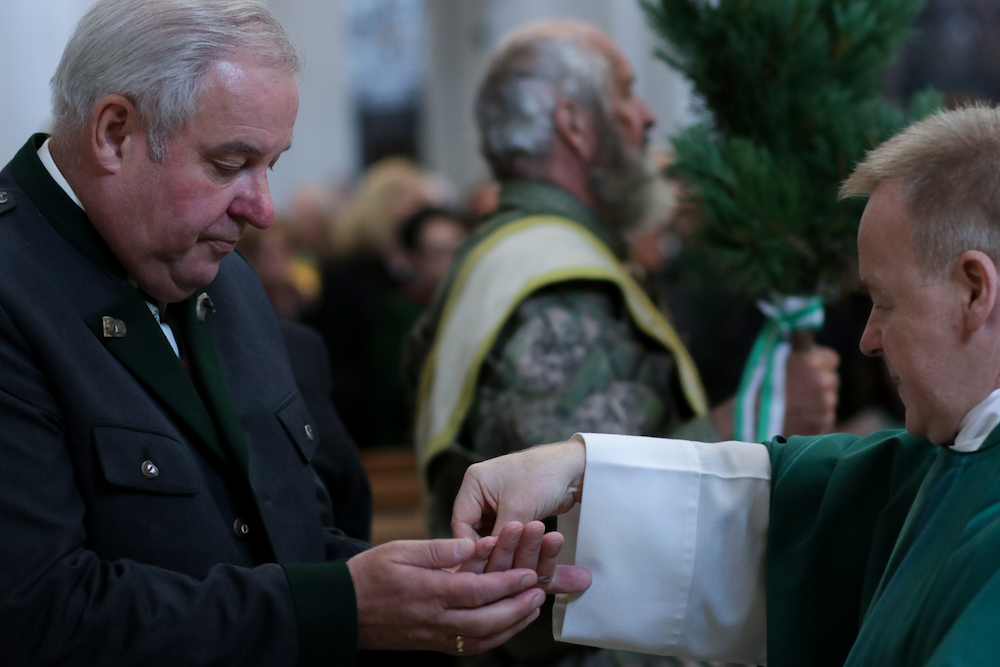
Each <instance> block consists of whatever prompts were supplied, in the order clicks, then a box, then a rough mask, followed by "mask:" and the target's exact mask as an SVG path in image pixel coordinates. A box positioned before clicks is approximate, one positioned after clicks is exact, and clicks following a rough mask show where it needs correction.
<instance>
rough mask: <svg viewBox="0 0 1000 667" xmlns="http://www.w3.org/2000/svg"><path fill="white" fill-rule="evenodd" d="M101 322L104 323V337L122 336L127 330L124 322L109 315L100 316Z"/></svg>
mask: <svg viewBox="0 0 1000 667" xmlns="http://www.w3.org/2000/svg"><path fill="white" fill-rule="evenodd" d="M101 324H103V325H104V337H105V338H124V337H125V332H126V331H128V329H126V328H125V323H124V322H122V321H121V320H119V319H116V318H114V317H111V316H110V315H105V316H104V317H102V318H101Z"/></svg>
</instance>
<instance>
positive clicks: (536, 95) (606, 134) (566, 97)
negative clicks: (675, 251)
mask: <svg viewBox="0 0 1000 667" xmlns="http://www.w3.org/2000/svg"><path fill="white" fill-rule="evenodd" d="M634 78H635V76H634V73H633V71H632V66H631V65H630V64H629V62H628V59H627V58H625V55H624V54H623V53H622V51H621V49H620V48H618V46H617V45H616V44H615V43H614V41H613V40H612V39H611V38H610V37H608V36H607V35H605V34H604V33H603V32H601V31H600V30H597V29H596V28H594V27H593V26H590V25H588V24H586V23H581V22H578V21H542V22H538V23H533V24H530V25H528V26H526V27H524V28H521V29H519V30H517V31H515V32H513V33H511V34H510V35H508V36H507V37H506V38H505V39H504V40H503V42H502V43H501V44H500V46H499V48H498V49H497V51H496V52H495V54H494V56H493V58H492V60H491V61H490V64H489V67H488V69H487V72H486V76H485V78H484V79H483V82H482V83H481V84H480V87H479V91H478V94H477V98H476V120H477V123H478V125H479V136H480V144H481V148H482V152H483V155H484V157H485V158H486V160H487V162H489V164H490V167H491V169H492V170H493V175H494V176H495V177H496V178H497V179H500V180H506V179H511V178H534V179H540V180H545V181H548V182H550V183H552V184H554V185H557V186H559V187H561V188H563V189H564V190H567V191H568V192H570V194H573V195H574V196H576V197H577V198H579V199H580V200H582V201H583V202H584V203H586V204H588V205H590V206H591V207H593V208H594V209H596V210H597V211H598V212H599V213H600V214H601V215H603V216H604V217H605V218H606V219H608V220H609V221H610V222H612V223H614V224H616V225H617V226H619V227H627V226H629V225H632V224H635V223H636V222H637V221H638V220H640V219H641V218H642V217H643V216H644V215H646V213H647V209H648V207H649V206H650V204H651V199H652V194H653V193H654V192H655V186H656V183H657V181H656V179H655V173H656V172H655V168H654V167H653V164H652V161H651V160H650V157H649V155H648V151H647V147H648V133H649V130H650V129H651V128H652V127H653V124H654V123H655V122H656V117H655V116H654V115H653V112H652V111H651V110H650V109H649V107H648V106H647V105H646V103H645V102H644V101H643V100H642V98H641V97H639V96H638V95H637V94H636V93H635V92H634V91H633V90H632V88H633V83H634Z"/></svg>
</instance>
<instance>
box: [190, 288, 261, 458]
mask: <svg viewBox="0 0 1000 667" xmlns="http://www.w3.org/2000/svg"><path fill="white" fill-rule="evenodd" d="M214 312H215V307H214V305H212V301H211V299H210V297H208V294H207V292H206V291H205V290H204V289H200V290H197V291H196V292H195V293H194V294H192V295H191V296H190V297H189V298H188V300H187V304H186V307H185V308H184V313H183V317H182V324H181V326H182V327H183V328H184V336H185V339H186V340H187V343H188V350H189V352H190V354H189V355H188V356H189V361H190V362H191V365H192V368H193V370H194V376H195V378H196V380H197V382H198V387H199V389H200V390H201V395H202V397H203V398H204V399H205V404H206V405H207V406H208V409H209V410H210V411H211V413H212V415H213V416H214V417H215V420H216V423H217V424H218V426H219V432H220V433H221V434H222V436H223V437H224V438H225V439H226V444H227V445H228V448H229V451H230V452H231V453H232V455H233V459H234V460H235V461H236V463H237V465H239V467H240V469H241V470H242V471H243V473H244V475H247V474H248V471H249V457H248V455H247V441H246V435H245V433H244V431H243V424H242V423H241V422H240V418H239V415H238V414H237V412H236V408H234V407H233V402H232V399H231V398H230V397H229V391H228V390H227V389H226V384H225V382H224V381H223V378H222V370H221V367H220V366H219V358H218V355H217V352H216V349H215V336H214V335H213V328H212V320H213V317H212V313H214Z"/></svg>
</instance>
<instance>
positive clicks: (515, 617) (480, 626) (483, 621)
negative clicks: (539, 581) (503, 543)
mask: <svg viewBox="0 0 1000 667" xmlns="http://www.w3.org/2000/svg"><path fill="white" fill-rule="evenodd" d="M484 576H485V575H484ZM544 602H545V593H544V592H542V590H541V589H540V588H531V589H529V590H526V591H524V592H522V593H520V594H519V595H515V596H513V597H508V598H504V599H502V600H497V601H496V602H493V603H492V604H488V605H483V606H482V607H478V608H476V609H451V610H448V611H446V612H445V614H444V615H443V616H442V619H441V620H442V622H443V625H444V627H446V628H449V629H450V630H449V631H448V632H449V634H456V635H462V636H463V637H488V636H489V635H493V634H496V633H498V632H503V631H504V630H506V629H507V628H509V627H511V626H512V625H516V624H517V623H519V622H521V621H522V620H524V619H525V618H527V617H528V616H530V615H531V613H532V612H534V611H535V610H536V609H538V608H539V607H541V606H542V603H544Z"/></svg>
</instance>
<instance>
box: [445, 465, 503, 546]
mask: <svg viewBox="0 0 1000 667" xmlns="http://www.w3.org/2000/svg"><path fill="white" fill-rule="evenodd" d="M495 518H496V512H495V511H494V510H493V508H492V507H491V506H490V505H489V503H488V502H487V501H486V496H485V494H484V493H483V487H482V485H481V484H480V482H479V479H478V477H477V474H476V471H475V470H474V466H473V467H471V468H468V469H467V470H466V471H465V477H463V478H462V486H461V488H460V489H459V490H458V496H457V497H456V498H455V506H454V508H453V509H452V514H451V532H452V534H453V535H454V536H455V537H463V538H468V539H470V540H475V539H478V538H479V536H480V535H489V534H490V533H491V532H492V530H491V529H492V527H493V519H495Z"/></svg>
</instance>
